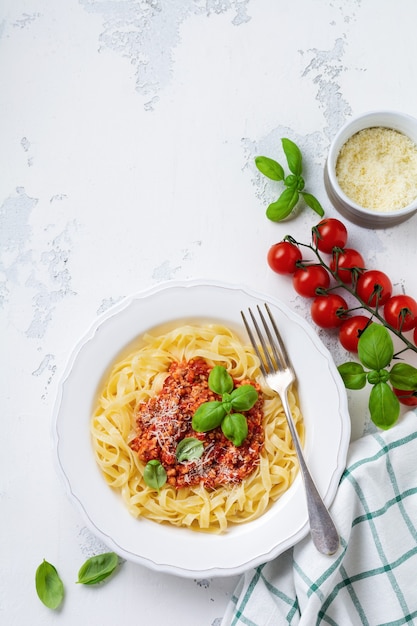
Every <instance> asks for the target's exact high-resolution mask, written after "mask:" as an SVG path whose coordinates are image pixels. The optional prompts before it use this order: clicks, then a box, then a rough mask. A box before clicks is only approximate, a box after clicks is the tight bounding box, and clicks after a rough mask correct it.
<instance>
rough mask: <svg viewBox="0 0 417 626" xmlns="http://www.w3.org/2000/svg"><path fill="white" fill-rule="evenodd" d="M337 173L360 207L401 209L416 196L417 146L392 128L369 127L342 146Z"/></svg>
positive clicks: (343, 187) (383, 209) (347, 193)
mask: <svg viewBox="0 0 417 626" xmlns="http://www.w3.org/2000/svg"><path fill="white" fill-rule="evenodd" d="M336 176H337V179H338V182H339V185H340V187H341V189H342V190H343V191H344V193H345V194H346V195H347V196H348V197H349V198H351V199H352V200H353V201H354V202H356V203H357V204H359V205H360V206H362V207H364V208H366V209H374V210H378V211H386V212H388V211H395V210H397V209H402V208H404V207H406V206H407V205H408V204H410V203H411V202H412V201H413V200H414V199H415V198H416V197H417V146H416V144H415V143H413V141H411V139H410V138H409V137H407V136H406V135H404V134H403V133H400V132H399V131H396V130H393V129H391V128H383V127H374V128H366V129H364V130H361V131H359V132H358V133H356V134H355V135H353V136H352V137H351V138H350V139H349V140H348V141H347V142H346V143H345V144H344V146H342V149H341V150H340V153H339V156H338V158H337V162H336Z"/></svg>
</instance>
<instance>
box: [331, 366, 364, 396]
mask: <svg viewBox="0 0 417 626" xmlns="http://www.w3.org/2000/svg"><path fill="white" fill-rule="evenodd" d="M337 369H338V370H339V374H340V375H341V377H342V379H343V383H344V385H345V387H346V389H363V388H364V387H365V385H366V372H365V370H364V369H363V367H362V365H361V364H360V363H356V362H354V361H349V362H348V363H342V365H339V366H338V368H337Z"/></svg>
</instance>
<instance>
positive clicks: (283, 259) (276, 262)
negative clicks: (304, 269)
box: [267, 241, 302, 274]
mask: <svg viewBox="0 0 417 626" xmlns="http://www.w3.org/2000/svg"><path fill="white" fill-rule="evenodd" d="M301 258H302V256H301V252H300V249H299V248H298V247H297V246H296V245H294V244H293V243H290V242H289V241H280V242H279V243H274V245H273V246H271V247H270V248H269V251H268V256H267V260H268V265H269V267H270V268H271V269H272V270H274V272H276V273H277V274H294V272H295V270H296V269H297V266H296V263H297V261H301Z"/></svg>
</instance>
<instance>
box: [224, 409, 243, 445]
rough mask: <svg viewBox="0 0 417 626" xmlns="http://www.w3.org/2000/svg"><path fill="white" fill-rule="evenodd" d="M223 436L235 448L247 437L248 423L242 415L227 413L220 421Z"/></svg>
mask: <svg viewBox="0 0 417 626" xmlns="http://www.w3.org/2000/svg"><path fill="white" fill-rule="evenodd" d="M222 431H223V434H224V435H225V436H226V437H227V438H228V439H229V440H230V441H231V442H232V443H233V444H234V445H235V446H237V447H239V446H241V445H242V443H243V442H244V441H245V439H246V437H247V436H248V421H247V419H246V417H245V416H244V415H242V413H229V415H226V417H225V418H224V420H223V421H222Z"/></svg>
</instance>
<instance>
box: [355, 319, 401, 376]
mask: <svg viewBox="0 0 417 626" xmlns="http://www.w3.org/2000/svg"><path fill="white" fill-rule="evenodd" d="M358 356H359V358H360V360H361V362H362V363H363V365H365V367H369V369H371V370H382V369H384V367H386V366H387V365H389V363H390V362H391V360H392V357H393V356H394V344H393V341H392V339H391V336H390V334H389V332H388V330H387V329H386V328H385V326H381V325H380V324H371V325H370V326H368V327H367V328H365V330H364V331H363V333H362V334H361V336H360V338H359V341H358Z"/></svg>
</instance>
